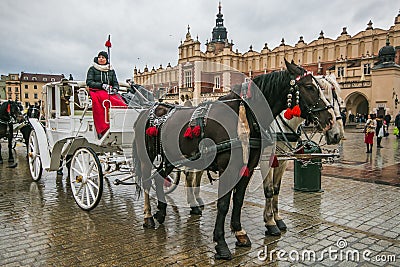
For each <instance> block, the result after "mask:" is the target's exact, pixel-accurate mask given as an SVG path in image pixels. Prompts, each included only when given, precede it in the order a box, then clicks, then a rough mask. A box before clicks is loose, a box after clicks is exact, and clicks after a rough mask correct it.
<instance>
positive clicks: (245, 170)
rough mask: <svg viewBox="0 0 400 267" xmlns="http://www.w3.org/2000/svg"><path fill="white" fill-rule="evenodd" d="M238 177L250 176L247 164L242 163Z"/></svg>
mask: <svg viewBox="0 0 400 267" xmlns="http://www.w3.org/2000/svg"><path fill="white" fill-rule="evenodd" d="M239 174H240V177H249V176H250V171H249V168H248V167H247V165H244V166H243V167H242V169H241V170H240V172H239Z"/></svg>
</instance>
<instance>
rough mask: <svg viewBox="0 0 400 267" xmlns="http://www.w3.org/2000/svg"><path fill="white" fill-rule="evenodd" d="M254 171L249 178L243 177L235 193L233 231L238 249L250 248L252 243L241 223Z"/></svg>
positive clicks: (232, 218) (232, 219)
mask: <svg viewBox="0 0 400 267" xmlns="http://www.w3.org/2000/svg"><path fill="white" fill-rule="evenodd" d="M252 174H253V171H251V172H250V175H249V177H241V178H240V180H239V182H238V183H237V184H236V186H235V190H234V191H233V208H232V217H231V230H232V231H233V232H234V233H235V237H236V240H237V241H236V246H238V247H250V246H251V241H250V239H249V237H248V236H247V233H246V231H245V230H244V229H243V228H242V225H241V223H240V217H241V212H242V207H243V200H244V195H245V193H246V188H247V185H248V184H249V181H250V177H251V175H252Z"/></svg>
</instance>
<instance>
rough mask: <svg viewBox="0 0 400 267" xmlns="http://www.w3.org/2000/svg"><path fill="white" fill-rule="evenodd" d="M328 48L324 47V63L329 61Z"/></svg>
mask: <svg viewBox="0 0 400 267" xmlns="http://www.w3.org/2000/svg"><path fill="white" fill-rule="evenodd" d="M328 52H329V50H328V47H324V54H323V55H322V61H328V60H329V59H328Z"/></svg>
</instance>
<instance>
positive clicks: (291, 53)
mask: <svg viewBox="0 0 400 267" xmlns="http://www.w3.org/2000/svg"><path fill="white" fill-rule="evenodd" d="M200 46H201V43H200V42H199V41H198V39H197V38H196V39H193V38H192V36H191V33H190V28H189V27H188V32H187V34H186V38H185V40H184V41H183V42H181V44H180V45H179V47H178V50H179V59H178V63H177V65H176V66H171V65H170V64H168V66H167V67H166V68H163V67H162V66H161V65H160V67H159V68H158V69H155V68H154V67H153V68H152V69H151V70H149V69H148V68H147V66H146V67H145V69H144V70H143V71H140V70H138V69H136V67H135V68H134V71H133V72H134V74H133V77H134V81H135V82H136V83H138V84H142V85H144V86H145V87H146V88H148V89H150V90H152V91H153V92H154V94H155V95H156V97H158V98H160V99H162V100H163V101H165V102H172V103H180V104H183V102H182V101H183V100H184V96H186V95H187V96H188V97H189V98H190V99H192V102H193V103H194V104H195V105H197V104H199V103H200V102H203V101H206V100H215V99H216V98H218V97H219V96H221V95H224V94H226V92H227V91H228V90H229V85H230V84H232V83H233V82H239V83H241V82H244V80H243V79H242V80H240V79H238V77H237V76H235V75H234V74H233V73H232V71H230V70H231V69H235V70H237V71H238V72H241V73H243V74H244V75H243V76H244V77H246V76H247V77H248V78H251V77H255V76H257V75H260V74H263V73H269V72H272V71H275V70H281V69H282V67H283V66H284V63H283V62H284V58H286V59H287V60H288V61H291V60H294V62H295V63H296V64H299V65H301V66H302V67H304V68H306V69H307V70H309V71H312V72H313V74H314V75H324V74H331V73H334V74H335V75H336V77H337V80H338V82H339V84H340V86H341V88H342V93H341V97H342V99H343V103H341V105H342V108H345V109H346V110H347V114H356V113H360V114H367V113H377V114H391V115H392V118H393V116H395V115H396V114H397V113H398V111H399V110H400V105H399V106H398V105H397V104H398V102H399V99H400V12H399V14H398V15H397V16H396V17H395V18H394V24H393V25H392V26H391V27H390V28H389V29H387V30H384V29H379V28H374V27H373V23H372V22H371V21H369V22H368V24H367V25H366V28H365V30H363V31H360V32H359V33H357V34H355V35H354V36H350V35H349V34H348V33H347V30H346V27H345V28H343V29H342V31H341V33H340V35H339V36H338V37H337V38H336V39H331V38H328V37H325V36H324V33H323V32H322V31H321V33H320V34H319V36H318V38H317V39H315V40H313V41H312V42H310V43H308V44H307V43H305V41H304V40H303V37H301V36H300V38H299V40H298V42H297V43H296V44H295V45H289V44H286V43H285V41H284V39H282V41H281V44H280V45H279V46H278V47H275V48H273V49H270V48H269V47H268V46H267V44H265V46H264V48H263V49H262V50H261V51H254V50H253V49H252V47H251V46H250V49H249V50H248V51H247V52H245V53H240V52H238V51H237V50H235V49H234V45H233V42H232V41H230V42H229V41H228V37H227V29H226V28H225V27H224V19H223V14H222V13H221V5H219V12H218V14H217V18H216V25H215V27H214V28H213V30H212V38H211V39H210V40H209V41H207V42H206V43H205V46H206V49H205V51H202V50H201V47H200ZM212 64H219V66H220V67H218V66H217V67H215V66H214V67H213V66H212ZM221 66H228V68H225V67H221ZM205 69H207V71H206V72H204V70H205ZM182 96H183V97H182Z"/></svg>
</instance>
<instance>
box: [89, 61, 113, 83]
mask: <svg viewBox="0 0 400 267" xmlns="http://www.w3.org/2000/svg"><path fill="white" fill-rule="evenodd" d="M94 62H96V63H97V57H96V58H95V61H94ZM103 84H108V85H110V86H112V88H113V89H119V85H118V80H117V75H116V74H115V71H114V70H113V69H112V70H109V71H100V70H98V69H96V68H95V67H94V66H91V67H90V68H89V70H88V72H87V75H86V85H87V86H88V87H89V88H96V89H103V87H102V86H103Z"/></svg>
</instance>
